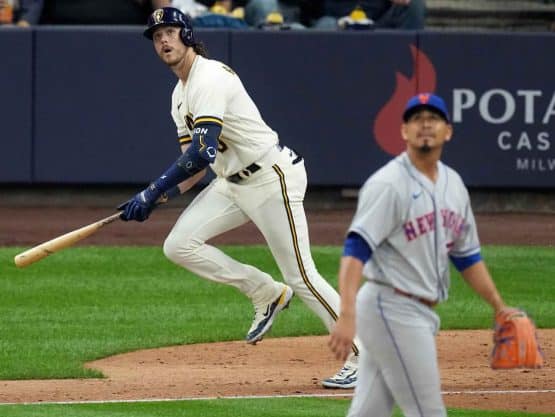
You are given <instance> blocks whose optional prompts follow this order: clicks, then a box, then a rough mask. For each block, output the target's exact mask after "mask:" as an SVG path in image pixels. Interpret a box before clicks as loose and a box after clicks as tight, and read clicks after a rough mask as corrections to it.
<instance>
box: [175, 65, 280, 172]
mask: <svg viewBox="0 0 555 417" xmlns="http://www.w3.org/2000/svg"><path fill="white" fill-rule="evenodd" d="M171 114H172V117H173V120H174V122H175V124H176V126H177V135H178V137H179V141H180V143H181V144H185V143H188V142H190V141H191V137H192V133H193V126H194V125H195V123H198V122H199V121H203V120H204V121H210V122H215V123H218V124H221V125H222V133H221V135H220V138H219V139H218V153H217V154H216V160H215V161H214V163H213V164H211V168H212V170H213V171H214V172H215V173H216V175H218V176H221V177H228V176H230V175H232V174H235V173H236V172H238V171H240V170H242V169H243V168H245V167H247V166H249V165H250V164H252V163H253V162H255V161H258V160H259V159H261V157H262V156H263V155H265V154H266V153H267V152H268V151H269V150H270V149H272V147H274V146H275V145H276V144H277V143H278V136H277V134H276V132H274V131H273V130H272V129H270V127H268V125H266V123H264V121H263V120H262V117H261V116H260V112H259V111H258V108H257V107H256V105H255V104H254V102H253V101H252V99H251V98H250V96H249V95H248V93H247V92H246V90H245V88H244V87H243V84H242V82H241V80H240V79H239V77H238V76H237V74H235V72H233V70H231V69H230V68H229V67H228V66H226V65H225V64H223V63H221V62H219V61H214V60H211V59H206V58H204V57H202V56H200V55H198V56H197V57H196V58H195V60H194V62H193V65H192V67H191V71H190V73H189V76H188V79H187V82H186V83H185V84H184V83H183V82H182V81H181V80H179V81H178V82H177V85H176V86H175V88H174V90H173V94H172V110H171Z"/></svg>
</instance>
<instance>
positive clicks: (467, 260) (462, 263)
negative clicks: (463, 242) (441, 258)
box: [449, 252, 482, 272]
mask: <svg viewBox="0 0 555 417" xmlns="http://www.w3.org/2000/svg"><path fill="white" fill-rule="evenodd" d="M449 259H451V262H453V265H455V268H457V271H459V272H462V271H464V270H465V269H466V268H469V267H471V266H472V265H474V264H475V263H478V262H480V261H481V260H482V255H481V254H480V252H478V253H475V254H473V255H469V256H463V257H455V256H451V255H449Z"/></svg>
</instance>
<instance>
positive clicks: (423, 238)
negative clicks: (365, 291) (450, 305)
mask: <svg viewBox="0 0 555 417" xmlns="http://www.w3.org/2000/svg"><path fill="white" fill-rule="evenodd" d="M349 230H350V231H354V232H356V233H358V234H359V235H361V236H362V237H363V238H364V239H365V240H366V241H367V243H368V244H369V246H370V248H371V249H372V251H373V254H372V258H371V260H370V262H368V263H367V264H366V265H365V268H364V276H365V277H367V278H370V279H374V280H378V281H381V282H384V283H387V284H389V285H391V286H392V287H395V288H398V289H401V290H403V291H406V292H407V293H410V294H414V295H415V296H418V297H422V298H425V299H428V300H437V301H444V300H446V299H447V291H448V288H449V258H448V255H452V256H455V257H465V256H469V255H473V254H475V253H478V252H479V251H480V244H479V242H478V234H477V231H476V224H475V220H474V215H473V213H472V209H471V206H470V200H469V196H468V191H467V189H466V187H465V186H464V184H463V182H462V180H461V178H460V176H459V175H458V174H457V173H456V172H455V171H454V170H452V169H451V168H449V167H448V166H446V165H444V164H443V163H441V162H438V180H437V183H436V184H433V183H432V182H431V181H430V180H429V179H428V178H427V177H425V176H424V175H423V174H422V173H420V172H419V171H418V170H417V169H416V168H415V167H414V166H413V165H412V163H411V162H410V159H409V157H408V156H407V154H406V153H403V154H401V155H400V156H398V157H397V158H395V159H393V160H392V161H390V162H389V163H388V164H387V165H385V166H384V167H383V168H381V169H380V170H378V171H377V172H376V173H375V174H374V175H372V176H371V177H370V178H369V179H368V180H367V181H366V183H365V184H364V186H363V188H362V190H361V192H360V197H359V204H358V208H357V212H356V214H355V216H354V218H353V221H352V224H351V227H350V229H349ZM430 253H432V254H434V255H435V256H432V257H430V256H428V254H430Z"/></svg>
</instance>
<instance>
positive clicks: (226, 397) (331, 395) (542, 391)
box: [0, 389, 555, 407]
mask: <svg viewBox="0 0 555 417" xmlns="http://www.w3.org/2000/svg"><path fill="white" fill-rule="evenodd" d="M550 393H555V389H540V390H483V391H480V390H468V391H442V392H441V394H442V395H483V394H495V395H512V394H550ZM352 396H353V393H352V392H351V393H347V392H345V393H329V394H282V395H222V396H214V397H182V398H141V399H136V400H90V401H35V402H21V403H0V407H1V406H3V405H71V404H75V405H77V404H114V403H150V402H152V403H156V402H170V401H210V400H255V399H269V398H350V397H352Z"/></svg>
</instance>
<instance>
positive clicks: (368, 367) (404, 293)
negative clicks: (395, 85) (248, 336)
mask: <svg viewBox="0 0 555 417" xmlns="http://www.w3.org/2000/svg"><path fill="white" fill-rule="evenodd" d="M401 133H402V136H403V138H404V140H405V142H406V152H404V153H402V154H401V155H399V156H398V157H396V158H395V159H393V160H392V161H390V162H389V163H388V164H386V165H385V166H384V167H382V168H381V169H379V170H378V171H377V172H376V173H374V174H373V175H372V176H371V177H370V178H369V179H368V180H367V181H366V183H365V184H364V186H363V187H362V189H361V191H360V195H359V201H358V207H357V211H356V214H355V216H354V218H353V221H352V224H351V226H350V227H349V230H348V234H347V238H346V241H345V246H344V252H343V257H342V258H341V264H340V270H339V288H340V294H341V312H340V316H339V318H338V321H337V323H336V326H335V329H334V330H333V332H332V335H331V338H330V341H329V345H330V348H331V349H332V351H333V352H335V354H336V356H337V357H338V358H344V357H346V355H348V353H349V349H350V345H351V343H352V340H353V336H354V333H355V328H356V329H358V330H359V331H358V334H359V337H360V340H361V344H362V347H361V357H360V361H359V380H358V384H357V387H356V389H355V394H354V397H353V401H352V404H351V407H350V410H349V413H348V416H350V417H354V416H357V417H360V416H372V417H386V416H390V415H391V413H392V410H393V406H394V404H397V405H398V406H399V407H400V408H401V410H402V412H403V414H404V415H405V416H407V417H409V416H410V417H413V416H418V417H436V416H445V415H446V411H445V407H444V404H443V401H442V398H441V390H440V377H439V371H438V364H437V355H436V346H435V338H434V336H435V334H436V332H437V331H438V329H439V317H438V315H437V314H436V312H435V311H434V309H433V308H434V306H435V305H436V304H437V303H439V302H442V301H445V300H446V299H447V293H448V289H449V260H451V262H453V264H454V265H455V267H456V268H457V269H458V270H459V271H460V272H461V274H462V276H463V278H464V279H465V281H466V282H467V283H468V284H469V285H470V286H471V287H472V288H473V289H474V291H476V293H478V294H479V295H480V296H481V297H482V298H483V299H484V300H485V301H487V302H488V303H489V304H490V305H491V306H492V308H493V310H494V311H495V312H498V311H500V310H502V309H504V308H505V305H504V303H503V301H502V299H501V297H500V295H499V293H498V291H497V289H496V287H495V285H494V283H493V281H492V279H491V277H490V275H489V272H488V270H487V268H486V266H485V264H484V262H483V261H482V258H481V256H480V244H479V241H478V234H477V231H476V224H475V221H474V215H473V213H472V208H471V206H470V200H469V195H468V191H467V189H466V188H465V186H464V184H463V182H462V180H461V178H460V176H459V175H458V174H457V173H456V172H455V171H454V170H452V169H451V168H449V167H447V166H446V165H444V164H443V163H442V162H441V161H440V160H439V159H440V156H441V152H442V148H443V145H444V144H445V143H446V142H448V141H449V140H450V139H451V135H452V126H451V124H450V121H449V113H448V111H447V107H446V105H445V102H444V101H443V99H441V98H440V97H438V96H436V95H433V94H429V93H423V94H419V95H417V96H415V97H413V98H411V99H410V100H409V101H408V103H407V106H406V109H405V112H404V114H403V124H402V127H401ZM362 276H364V278H366V283H365V284H364V285H362V287H361V288H360V290H359V285H360V282H361V277H362ZM357 293H358V295H357ZM355 298H356V303H355Z"/></svg>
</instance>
